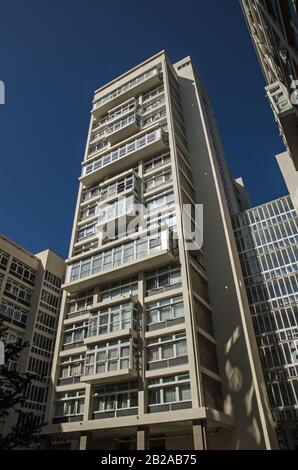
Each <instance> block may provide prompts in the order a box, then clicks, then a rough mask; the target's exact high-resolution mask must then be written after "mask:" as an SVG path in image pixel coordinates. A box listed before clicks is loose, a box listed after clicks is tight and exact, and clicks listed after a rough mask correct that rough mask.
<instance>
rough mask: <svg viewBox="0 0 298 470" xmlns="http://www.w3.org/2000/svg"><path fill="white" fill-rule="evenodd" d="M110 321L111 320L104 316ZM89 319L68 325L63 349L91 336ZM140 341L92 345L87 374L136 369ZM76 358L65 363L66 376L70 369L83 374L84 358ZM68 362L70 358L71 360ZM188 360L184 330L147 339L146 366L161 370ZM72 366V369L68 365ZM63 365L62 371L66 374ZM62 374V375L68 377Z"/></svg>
mask: <svg viewBox="0 0 298 470" xmlns="http://www.w3.org/2000/svg"><path fill="white" fill-rule="evenodd" d="M105 320H106V321H108V319H105ZM88 328H89V322H88V321H84V322H81V323H76V324H73V325H70V326H66V328H65V333H64V349H73V348H74V347H78V346H79V345H80V344H83V341H84V339H85V338H86V337H87V336H88ZM137 351H138V348H137V344H136V343H135V342H134V340H133V339H132V338H122V339H119V340H115V341H109V342H102V343H98V344H96V345H94V346H90V347H89V348H88V350H87V353H86V356H85V364H84V375H93V374H100V373H105V372H110V371H116V370H121V369H128V368H136V357H137ZM82 359H83V358H82V357H81V359H80V360H78V358H76V359H75V360H74V359H73V361H71V362H73V364H69V363H67V364H64V365H65V366H66V368H67V371H68V372H67V374H68V375H67V376H68V377H69V376H70V375H69V374H70V372H71V371H72V372H73V373H74V374H78V367H79V373H80V374H81V373H82V362H81V360H82ZM67 362H69V359H68V361H67ZM187 362H188V357H187V344H186V335H185V331H181V332H179V333H176V334H173V335H166V336H161V337H158V338H155V339H152V340H148V341H147V368H148V370H151V369H160V368H164V367H170V366H175V365H180V364H185V363H187ZM70 365H71V371H70V369H69V366H70ZM63 370H64V369H63V368H62V374H63ZM65 377H66V376H65V375H62V376H61V378H65Z"/></svg>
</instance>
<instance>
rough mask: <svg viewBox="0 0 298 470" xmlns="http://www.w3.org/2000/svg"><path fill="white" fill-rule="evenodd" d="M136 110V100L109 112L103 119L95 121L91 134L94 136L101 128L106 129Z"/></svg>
mask: <svg viewBox="0 0 298 470" xmlns="http://www.w3.org/2000/svg"><path fill="white" fill-rule="evenodd" d="M136 110H138V102H137V100H136V99H132V100H130V101H129V102H128V103H127V104H125V105H123V106H121V107H119V108H117V109H116V110H115V111H111V112H109V114H107V115H106V116H105V117H104V118H103V119H100V120H96V121H95V125H94V127H93V128H92V133H93V134H95V133H96V131H98V130H99V129H101V128H104V127H107V126H108V125H109V124H111V123H112V122H114V121H116V120H118V119H120V118H121V117H122V116H125V115H127V114H128V113H132V112H133V111H136Z"/></svg>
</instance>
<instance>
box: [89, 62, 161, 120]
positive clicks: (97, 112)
mask: <svg viewBox="0 0 298 470" xmlns="http://www.w3.org/2000/svg"><path fill="white" fill-rule="evenodd" d="M161 81H162V75H161V73H160V71H159V70H158V69H157V68H154V69H151V70H149V71H148V72H146V73H144V74H143V75H140V76H139V77H137V78H135V79H133V80H131V81H129V82H128V83H126V84H125V85H123V86H122V87H119V88H117V89H116V90H115V91H113V92H111V93H109V94H108V95H106V96H104V97H103V98H100V99H98V100H96V101H95V102H94V105H93V109H92V112H93V115H94V117H96V118H99V117H101V116H103V115H104V114H106V113H107V112H108V111H109V110H110V109H112V108H114V107H116V106H117V105H118V104H119V103H121V101H125V100H128V99H129V98H131V97H133V96H135V95H138V94H141V93H145V92H146V91H147V90H150V88H154V87H155V86H158V85H159V84H160V83H161Z"/></svg>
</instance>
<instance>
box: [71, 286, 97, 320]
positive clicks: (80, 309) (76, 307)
mask: <svg viewBox="0 0 298 470" xmlns="http://www.w3.org/2000/svg"><path fill="white" fill-rule="evenodd" d="M92 305H93V290H89V291H83V292H82V293H80V294H77V295H76V296H75V297H70V298H69V299H68V302H67V313H66V314H67V317H68V318H70V317H72V316H74V315H77V314H78V313H80V314H84V313H85V312H86V311H89V308H90V307H92Z"/></svg>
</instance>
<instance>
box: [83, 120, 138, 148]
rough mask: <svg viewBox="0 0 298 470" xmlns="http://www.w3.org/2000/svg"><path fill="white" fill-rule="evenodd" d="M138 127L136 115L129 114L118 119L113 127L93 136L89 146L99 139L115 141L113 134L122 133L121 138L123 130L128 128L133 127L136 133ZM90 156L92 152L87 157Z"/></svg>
mask: <svg viewBox="0 0 298 470" xmlns="http://www.w3.org/2000/svg"><path fill="white" fill-rule="evenodd" d="M139 126H140V117H139V115H138V114H137V113H133V114H130V115H128V116H126V117H125V118H123V119H120V120H119V121H116V122H115V123H114V124H113V125H111V126H108V127H106V128H105V129H103V130H102V131H100V132H98V133H97V134H95V135H94V136H93V139H92V141H91V144H92V143H95V142H97V141H98V140H100V139H108V140H109V141H111V140H115V137H114V134H116V133H119V132H120V131H122V133H121V136H122V134H123V132H124V129H127V128H128V127H133V128H134V130H135V131H137V130H138V129H139ZM113 137H114V139H113ZM94 153H96V152H94ZM91 155H92V152H91V153H90V154H89V156H91Z"/></svg>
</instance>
